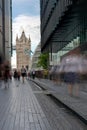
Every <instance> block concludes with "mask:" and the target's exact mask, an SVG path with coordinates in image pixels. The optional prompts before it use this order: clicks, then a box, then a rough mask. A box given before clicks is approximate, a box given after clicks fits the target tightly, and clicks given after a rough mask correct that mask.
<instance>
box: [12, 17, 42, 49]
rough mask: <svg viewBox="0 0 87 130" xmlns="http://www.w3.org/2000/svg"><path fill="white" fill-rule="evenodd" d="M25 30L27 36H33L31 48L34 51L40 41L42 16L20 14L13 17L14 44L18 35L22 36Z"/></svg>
mask: <svg viewBox="0 0 87 130" xmlns="http://www.w3.org/2000/svg"><path fill="white" fill-rule="evenodd" d="M23 30H24V31H25V34H26V37H29V35H30V38H31V49H32V50H33V51H34V50H35V48H36V46H37V44H38V43H39V42H40V18H39V16H25V15H19V16H18V17H16V18H15V19H13V44H14V45H15V44H16V36H17V34H18V37H20V36H21V33H22V31H23Z"/></svg>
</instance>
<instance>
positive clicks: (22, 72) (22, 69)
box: [21, 66, 26, 83]
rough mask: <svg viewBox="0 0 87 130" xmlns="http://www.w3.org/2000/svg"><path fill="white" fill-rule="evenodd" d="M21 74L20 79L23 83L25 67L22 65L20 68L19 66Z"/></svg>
mask: <svg viewBox="0 0 87 130" xmlns="http://www.w3.org/2000/svg"><path fill="white" fill-rule="evenodd" d="M21 76H22V81H23V83H24V78H25V76H26V69H25V68H24V66H22V68H21Z"/></svg>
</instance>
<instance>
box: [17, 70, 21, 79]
mask: <svg viewBox="0 0 87 130" xmlns="http://www.w3.org/2000/svg"><path fill="white" fill-rule="evenodd" d="M20 76H21V72H20V70H18V71H17V78H18V80H19V81H20Z"/></svg>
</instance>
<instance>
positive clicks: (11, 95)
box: [0, 80, 50, 130]
mask: <svg viewBox="0 0 87 130" xmlns="http://www.w3.org/2000/svg"><path fill="white" fill-rule="evenodd" d="M45 120H46V122H45ZM48 127H50V124H49V122H47V118H46V116H45V114H44V112H43V110H42V108H41V106H40V104H39V102H38V100H37V99H36V97H35V95H34V93H33V92H32V89H31V87H30V86H29V84H28V82H27V81H26V82H25V83H24V84H22V82H21V81H20V82H18V81H15V80H13V81H12V82H10V83H9V88H8V89H4V84H3V83H2V87H1V88H0V130H49V129H48Z"/></svg>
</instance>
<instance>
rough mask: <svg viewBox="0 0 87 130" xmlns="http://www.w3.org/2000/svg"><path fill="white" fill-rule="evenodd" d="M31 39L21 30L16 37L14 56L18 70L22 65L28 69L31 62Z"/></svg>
mask: <svg viewBox="0 0 87 130" xmlns="http://www.w3.org/2000/svg"><path fill="white" fill-rule="evenodd" d="M30 51H31V39H30V37H29V38H27V37H26V35H25V32H24V31H23V32H22V34H21V37H20V38H18V36H17V37H16V58H17V69H18V70H20V69H21V67H22V66H24V67H25V68H26V69H29V67H30V64H31V56H30Z"/></svg>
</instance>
